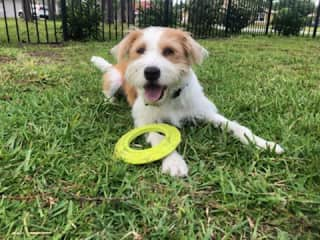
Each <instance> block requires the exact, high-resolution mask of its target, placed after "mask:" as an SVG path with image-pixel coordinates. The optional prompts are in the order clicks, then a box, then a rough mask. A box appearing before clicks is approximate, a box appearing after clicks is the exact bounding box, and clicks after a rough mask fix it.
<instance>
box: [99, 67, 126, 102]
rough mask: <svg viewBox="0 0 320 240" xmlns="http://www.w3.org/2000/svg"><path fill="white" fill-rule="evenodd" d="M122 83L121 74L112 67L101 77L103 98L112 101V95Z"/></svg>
mask: <svg viewBox="0 0 320 240" xmlns="http://www.w3.org/2000/svg"><path fill="white" fill-rule="evenodd" d="M123 82H124V80H123V76H122V74H121V72H119V71H118V70H117V69H116V68H114V67H112V69H111V70H110V71H108V72H107V73H105V74H104V75H103V83H102V92H103V94H104V95H105V97H106V98H107V99H110V100H111V101H113V99H114V98H113V97H114V95H115V94H116V93H117V92H118V90H119V89H120V87H121V86H122V84H123Z"/></svg>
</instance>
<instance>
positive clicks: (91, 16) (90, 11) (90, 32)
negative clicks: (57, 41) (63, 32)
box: [67, 0, 101, 40]
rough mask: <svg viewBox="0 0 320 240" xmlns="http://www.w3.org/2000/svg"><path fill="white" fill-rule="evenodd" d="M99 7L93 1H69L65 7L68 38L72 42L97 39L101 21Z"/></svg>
mask: <svg viewBox="0 0 320 240" xmlns="http://www.w3.org/2000/svg"><path fill="white" fill-rule="evenodd" d="M100 12H101V11H100V7H99V6H97V5H96V4H95V0H81V1H80V2H79V1H74V0H69V2H68V6H67V28H68V32H67V35H68V38H69V39H72V40H89V39H98V35H99V30H100V27H99V24H100V21H101V14H100Z"/></svg>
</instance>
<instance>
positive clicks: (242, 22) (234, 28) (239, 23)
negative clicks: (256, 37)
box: [225, 4, 254, 33]
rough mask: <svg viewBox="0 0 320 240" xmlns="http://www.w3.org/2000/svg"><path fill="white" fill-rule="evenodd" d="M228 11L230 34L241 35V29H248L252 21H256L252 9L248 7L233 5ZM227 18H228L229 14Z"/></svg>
mask: <svg viewBox="0 0 320 240" xmlns="http://www.w3.org/2000/svg"><path fill="white" fill-rule="evenodd" d="M228 11H229V16H228V23H227V24H228V28H229V33H240V32H241V29H243V28H245V27H247V26H248V25H249V24H250V23H251V21H254V19H253V18H252V17H251V12H250V9H248V8H246V7H242V6H240V5H235V4H232V5H231V6H230V7H229V10H228ZM225 17H227V13H226V16H225ZM225 21H226V20H225Z"/></svg>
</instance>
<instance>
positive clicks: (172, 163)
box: [162, 153, 188, 177]
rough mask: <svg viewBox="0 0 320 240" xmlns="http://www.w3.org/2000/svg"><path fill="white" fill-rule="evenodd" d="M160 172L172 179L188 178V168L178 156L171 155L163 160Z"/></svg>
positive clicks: (175, 154)
mask: <svg viewBox="0 0 320 240" xmlns="http://www.w3.org/2000/svg"><path fill="white" fill-rule="evenodd" d="M162 172H163V173H168V174H170V175H171V176H173V177H185V176H188V166H187V164H186V162H185V161H184V160H183V158H182V157H181V156H180V155H179V154H177V153H172V154H171V155H170V156H168V157H166V158H165V159H164V160H163V162H162Z"/></svg>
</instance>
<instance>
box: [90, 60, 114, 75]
mask: <svg viewBox="0 0 320 240" xmlns="http://www.w3.org/2000/svg"><path fill="white" fill-rule="evenodd" d="M91 62H92V63H93V64H94V65H95V66H96V67H97V68H98V69H99V70H100V71H101V72H103V73H105V72H107V71H109V70H110V69H111V68H112V64H110V63H109V62H108V61H106V60H105V59H103V58H102V57H96V56H93V57H91Z"/></svg>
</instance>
